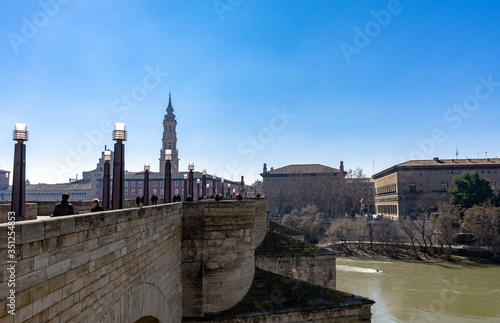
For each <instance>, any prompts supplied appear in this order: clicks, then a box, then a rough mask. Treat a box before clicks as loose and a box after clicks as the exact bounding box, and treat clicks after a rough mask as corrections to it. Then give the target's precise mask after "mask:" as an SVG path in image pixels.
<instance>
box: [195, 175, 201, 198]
mask: <svg viewBox="0 0 500 323" xmlns="http://www.w3.org/2000/svg"><path fill="white" fill-rule="evenodd" d="M200 182H201V181H200V179H199V178H197V179H196V194H197V195H198V200H199V199H200V197H201V196H200Z"/></svg>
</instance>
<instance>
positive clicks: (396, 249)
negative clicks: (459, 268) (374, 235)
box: [318, 242, 500, 265]
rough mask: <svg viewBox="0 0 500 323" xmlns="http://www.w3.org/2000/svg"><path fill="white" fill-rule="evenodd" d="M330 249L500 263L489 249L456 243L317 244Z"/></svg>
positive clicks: (357, 253)
mask: <svg viewBox="0 0 500 323" xmlns="http://www.w3.org/2000/svg"><path fill="white" fill-rule="evenodd" d="M318 246H320V247H321V248H325V249H328V250H331V251H333V252H335V253H336V254H337V257H358V258H384V259H399V260H418V261H425V262H472V263H480V264H496V265H500V258H498V257H497V258H495V257H493V255H492V252H491V251H490V250H486V249H481V248H477V247H471V246H463V245H456V246H452V248H451V249H450V248H441V247H432V248H429V247H428V248H421V247H418V246H416V247H413V246H411V245H405V244H398V245H395V244H383V243H373V244H372V245H370V243H369V242H340V243H335V244H328V245H318Z"/></svg>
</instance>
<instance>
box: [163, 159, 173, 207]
mask: <svg viewBox="0 0 500 323" xmlns="http://www.w3.org/2000/svg"><path fill="white" fill-rule="evenodd" d="M171 161H172V150H171V149H167V150H165V190H164V192H165V194H163V195H164V201H165V203H170V202H172V192H171V191H172V185H171V182H172V165H171V164H170V162H171Z"/></svg>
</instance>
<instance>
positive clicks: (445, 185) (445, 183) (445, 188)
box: [441, 182, 448, 191]
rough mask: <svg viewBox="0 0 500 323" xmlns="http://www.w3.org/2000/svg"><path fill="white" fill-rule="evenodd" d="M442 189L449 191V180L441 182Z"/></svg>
mask: <svg viewBox="0 0 500 323" xmlns="http://www.w3.org/2000/svg"><path fill="white" fill-rule="evenodd" d="M441 191H448V182H442V183H441Z"/></svg>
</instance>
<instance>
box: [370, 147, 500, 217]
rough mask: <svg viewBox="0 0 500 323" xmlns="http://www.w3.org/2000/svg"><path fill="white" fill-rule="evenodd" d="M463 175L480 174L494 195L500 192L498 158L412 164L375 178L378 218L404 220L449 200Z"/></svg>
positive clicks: (399, 166)
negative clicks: (455, 184)
mask: <svg viewBox="0 0 500 323" xmlns="http://www.w3.org/2000/svg"><path fill="white" fill-rule="evenodd" d="M464 172H478V173H479V176H481V177H482V178H485V179H487V180H489V181H490V184H491V188H492V189H493V190H494V191H495V192H498V190H499V189H500V186H499V185H498V184H497V183H500V159H499V158H486V159H439V158H438V157H435V158H434V159H432V160H411V161H407V162H404V163H401V164H398V165H395V166H392V167H390V168H388V169H385V170H383V171H381V172H379V173H376V174H374V175H373V179H374V181H375V206H376V211H377V214H380V215H384V216H385V217H389V218H393V219H398V218H399V217H403V218H405V217H407V216H411V215H412V214H414V213H415V212H416V211H417V210H418V209H422V208H425V207H426V205H431V204H435V203H436V201H439V200H443V201H445V200H449V199H450V198H451V195H450V194H449V193H448V189H450V188H451V187H452V182H453V179H454V178H455V177H458V176H460V175H461V174H463V173H464Z"/></svg>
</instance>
